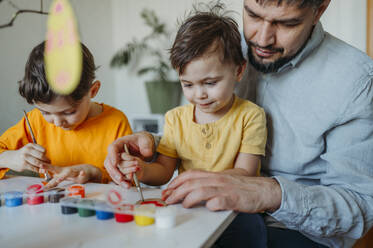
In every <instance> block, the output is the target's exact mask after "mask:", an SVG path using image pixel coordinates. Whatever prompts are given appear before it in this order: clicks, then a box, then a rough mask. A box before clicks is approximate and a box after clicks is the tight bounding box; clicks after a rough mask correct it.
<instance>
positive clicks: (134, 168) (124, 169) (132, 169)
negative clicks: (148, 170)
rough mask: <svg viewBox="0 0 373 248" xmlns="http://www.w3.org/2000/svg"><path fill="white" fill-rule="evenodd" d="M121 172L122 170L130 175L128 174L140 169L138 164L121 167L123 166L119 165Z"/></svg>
mask: <svg viewBox="0 0 373 248" xmlns="http://www.w3.org/2000/svg"><path fill="white" fill-rule="evenodd" d="M118 168H119V170H120V172H122V173H123V174H124V175H126V176H127V175H128V174H132V173H135V172H136V171H138V170H139V167H137V166H131V167H121V166H118Z"/></svg>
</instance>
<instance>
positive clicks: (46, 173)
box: [23, 110, 52, 182]
mask: <svg viewBox="0 0 373 248" xmlns="http://www.w3.org/2000/svg"><path fill="white" fill-rule="evenodd" d="M23 115H24V116H25V119H26V124H27V126H28V129H29V130H30V134H31V138H32V143H34V144H37V143H36V139H35V136H34V132H33V131H32V129H31V125H30V122H29V120H28V118H27V114H26V111H25V110H23ZM44 178H45V180H46V181H47V182H49V181H50V180H51V179H52V178H51V176H50V175H49V173H48V171H45V173H44Z"/></svg>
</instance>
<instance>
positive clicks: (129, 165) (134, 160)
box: [118, 152, 145, 187]
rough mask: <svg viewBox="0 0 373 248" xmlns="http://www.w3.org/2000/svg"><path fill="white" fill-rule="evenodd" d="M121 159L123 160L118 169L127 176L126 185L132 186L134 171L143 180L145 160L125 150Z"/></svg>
mask: <svg viewBox="0 0 373 248" xmlns="http://www.w3.org/2000/svg"><path fill="white" fill-rule="evenodd" d="M121 159H122V161H121V162H120V163H119V164H118V169H119V170H120V172H122V173H123V175H124V176H125V177H126V178H127V180H126V181H127V182H125V184H126V186H127V187H130V186H131V182H132V178H133V173H136V176H137V178H138V179H139V180H140V181H141V179H142V177H143V174H144V167H145V166H144V164H145V162H144V161H143V160H142V159H140V158H138V157H135V156H132V155H130V154H128V153H125V152H124V153H122V154H121Z"/></svg>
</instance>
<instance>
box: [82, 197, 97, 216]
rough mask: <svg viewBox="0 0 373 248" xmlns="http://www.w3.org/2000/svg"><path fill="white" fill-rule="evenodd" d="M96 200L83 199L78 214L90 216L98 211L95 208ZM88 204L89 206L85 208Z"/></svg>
mask: <svg viewBox="0 0 373 248" xmlns="http://www.w3.org/2000/svg"><path fill="white" fill-rule="evenodd" d="M94 205H95V204H94V202H93V201H92V200H82V201H81V202H79V206H80V207H79V208H78V214H79V216H80V217H89V216H93V215H95V214H96V211H95V210H94V209H93V207H94ZM85 206H87V207H88V208H85Z"/></svg>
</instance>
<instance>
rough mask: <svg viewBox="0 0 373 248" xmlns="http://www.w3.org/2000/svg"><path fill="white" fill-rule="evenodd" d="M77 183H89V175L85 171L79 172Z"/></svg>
mask: <svg viewBox="0 0 373 248" xmlns="http://www.w3.org/2000/svg"><path fill="white" fill-rule="evenodd" d="M74 181H75V182H76V183H85V182H87V181H88V180H87V174H86V173H85V171H84V170H81V171H79V174H78V176H77V177H76V178H75V180H74Z"/></svg>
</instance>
